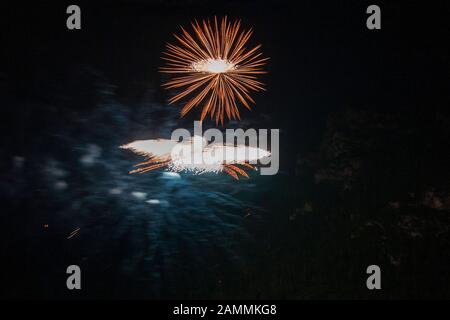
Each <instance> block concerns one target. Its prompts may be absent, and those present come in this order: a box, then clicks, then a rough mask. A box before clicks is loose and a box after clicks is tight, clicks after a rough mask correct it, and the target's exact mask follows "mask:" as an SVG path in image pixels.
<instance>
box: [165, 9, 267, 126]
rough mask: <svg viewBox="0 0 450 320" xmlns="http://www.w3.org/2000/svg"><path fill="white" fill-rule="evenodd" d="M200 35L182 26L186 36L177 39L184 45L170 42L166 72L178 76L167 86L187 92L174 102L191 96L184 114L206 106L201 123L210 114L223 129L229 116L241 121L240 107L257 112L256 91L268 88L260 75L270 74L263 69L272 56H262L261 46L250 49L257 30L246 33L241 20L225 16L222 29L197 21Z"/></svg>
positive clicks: (195, 29) (205, 21)
mask: <svg viewBox="0 0 450 320" xmlns="http://www.w3.org/2000/svg"><path fill="white" fill-rule="evenodd" d="M191 25H192V28H193V31H194V34H195V36H192V35H191V34H189V33H188V32H187V31H186V30H185V29H184V28H183V27H181V30H182V34H181V35H174V36H175V38H176V39H177V40H178V41H179V45H173V44H167V45H166V51H165V52H163V55H164V56H163V57H162V58H163V59H164V60H166V61H167V65H166V67H162V68H160V71H161V72H163V73H168V74H171V75H175V76H173V78H172V79H171V80H170V81H168V82H166V83H165V84H163V86H164V87H165V88H166V89H181V90H182V91H181V92H180V93H178V94H176V95H175V96H174V97H172V98H171V99H170V100H169V103H170V104H172V103H175V102H177V101H179V100H181V99H183V98H187V97H188V96H193V97H191V98H190V100H188V101H187V102H186V103H185V105H184V107H183V109H182V110H181V116H182V117H183V116H185V115H186V114H187V113H188V112H189V111H190V110H191V109H192V108H194V107H197V106H199V105H200V104H202V103H203V109H202V113H201V117H200V120H201V121H203V119H204V118H205V117H206V115H207V114H208V113H209V114H210V116H211V119H213V118H214V117H215V119H216V124H218V123H219V121H220V122H221V124H222V125H223V120H224V116H225V114H226V116H227V117H228V119H230V120H231V119H240V113H239V109H238V103H239V102H240V103H241V104H243V105H244V106H245V107H246V108H247V109H249V110H251V107H250V103H252V104H255V101H254V100H253V98H252V97H251V96H250V92H251V91H260V90H265V89H264V87H263V84H262V83H261V82H260V81H258V80H257V77H256V76H257V75H259V74H263V73H266V72H265V71H264V70H263V69H262V67H263V66H264V65H265V61H267V60H268V59H269V58H262V57H261V56H262V53H258V49H259V48H260V47H261V45H257V46H256V47H254V48H252V49H250V50H247V48H246V44H247V42H248V40H249V39H250V37H251V35H252V33H253V31H252V30H251V29H250V30H247V31H246V30H241V22H240V21H234V22H233V23H231V22H229V21H227V17H224V18H222V20H221V23H220V26H219V24H218V21H217V18H216V17H214V22H213V23H211V22H210V21H209V20H203V21H202V23H199V22H197V21H196V20H195V21H194V22H192V23H191Z"/></svg>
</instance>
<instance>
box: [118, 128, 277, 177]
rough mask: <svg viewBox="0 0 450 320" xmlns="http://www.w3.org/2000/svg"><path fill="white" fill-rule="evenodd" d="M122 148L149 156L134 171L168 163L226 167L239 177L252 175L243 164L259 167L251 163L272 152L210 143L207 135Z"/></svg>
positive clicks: (173, 167) (199, 168) (194, 168)
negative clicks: (204, 137) (206, 137)
mask: <svg viewBox="0 0 450 320" xmlns="http://www.w3.org/2000/svg"><path fill="white" fill-rule="evenodd" d="M195 139H198V140H197V141H198V142H199V145H200V148H198V147H197V146H196V143H195ZM121 148H122V149H128V150H131V151H133V152H134V153H136V154H139V155H142V156H145V157H147V159H146V160H145V161H144V162H141V163H138V164H136V165H135V166H136V167H140V168H137V169H135V170H132V171H130V173H144V172H147V171H150V170H154V169H157V168H163V167H165V168H168V169H169V170H170V171H173V172H179V171H190V172H194V173H196V174H202V173H205V172H215V173H218V172H222V171H223V172H226V173H227V174H229V175H230V176H232V177H233V178H234V179H236V180H239V175H241V176H244V177H247V178H248V177H249V176H248V174H247V172H246V171H245V170H244V169H243V168H241V167H239V165H240V166H242V167H244V168H248V169H256V168H255V166H253V165H252V164H250V163H255V162H257V161H258V160H259V159H262V158H264V157H268V156H270V152H269V151H267V150H264V149H261V148H256V147H250V146H245V145H238V146H231V145H221V144H214V143H212V144H207V142H206V141H205V140H204V139H203V138H201V137H197V136H195V137H194V138H193V139H190V140H187V141H182V142H178V141H174V140H168V139H156V140H137V141H134V142H131V143H129V144H126V145H123V146H121ZM196 159H200V161H196Z"/></svg>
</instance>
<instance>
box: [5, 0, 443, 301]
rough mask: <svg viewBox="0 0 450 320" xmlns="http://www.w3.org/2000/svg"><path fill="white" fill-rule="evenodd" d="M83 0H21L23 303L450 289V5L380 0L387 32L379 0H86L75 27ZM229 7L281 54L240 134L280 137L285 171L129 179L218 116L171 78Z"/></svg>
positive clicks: (17, 175) (17, 165)
mask: <svg viewBox="0 0 450 320" xmlns="http://www.w3.org/2000/svg"><path fill="white" fill-rule="evenodd" d="M70 4H72V3H64V2H55V3H53V2H45V1H43V2H39V3H37V2H34V3H12V2H11V3H2V4H1V21H2V27H1V31H0V32H1V34H2V37H1V60H0V61H1V65H0V94H1V112H2V113H1V119H2V121H1V135H0V140H1V148H0V154H1V160H0V161H1V162H0V168H1V175H2V176H1V180H0V191H1V194H0V197H1V200H2V209H1V214H0V226H1V228H2V230H1V232H0V240H1V242H0V243H1V244H0V260H1V275H0V279H1V289H0V292H1V296H2V297H3V298H145V299H153V298H181V299H185V298H194V299H195V298H202V299H209V298H219V299H227V298H228V299H230V298H235V299H236V298H264V299H272V298H276V299H310V298H321V299H322V298H325V299H328V298H366V299H367V298H369V299H372V298H389V299H398V298H449V297H450V285H449V281H450V273H449V266H450V250H449V249H450V237H449V236H450V234H449V232H450V217H449V205H450V193H449V181H450V180H449V178H450V177H449V172H450V171H449V170H448V163H449V157H448V154H447V153H448V149H449V143H448V141H449V140H448V138H449V116H450V115H449V111H448V106H449V102H450V101H449V97H450V95H449V93H448V91H449V89H448V88H449V79H448V74H449V50H448V48H447V46H448V40H449V35H450V32H449V23H448V17H449V15H450V6H449V4H448V3H446V2H444V1H442V2H434V3H428V2H423V1H407V2H406V1H405V2H398V1H395V2H394V1H389V2H387V3H385V2H380V1H377V2H376V3H375V2H374V4H378V5H379V6H380V7H381V13H382V29H381V30H373V31H371V30H368V29H367V28H366V19H367V14H366V13H365V12H366V8H367V6H368V5H370V4H372V2H367V1H330V2H329V3H326V2H324V1H301V2H299V3H296V4H294V3H290V2H285V1H271V2H265V1H264V2H262V1H248V2H242V1H225V2H216V1H206V0H205V1H201V0H199V1H195V0H192V1H188V0H186V1H182V0H180V1H144V0H141V1H108V2H106V1H105V2H101V1H100V2H99V1H96V2H95V3H94V1H89V2H79V1H78V2H76V3H75V4H77V5H79V6H80V7H81V12H82V13H81V15H82V29H81V30H73V31H70V30H68V29H67V28H66V19H67V16H68V15H67V14H66V13H65V11H66V8H67V6H68V5H70ZM214 15H217V16H218V17H221V16H223V15H227V16H228V17H229V18H233V19H234V18H240V19H242V22H243V26H244V27H245V28H249V27H252V28H253V29H254V35H253V36H252V39H251V42H252V44H258V43H262V45H263V47H262V51H263V53H264V55H265V56H268V57H270V60H269V63H268V65H267V70H268V71H269V73H268V74H267V75H265V76H263V79H262V80H263V81H264V82H265V83H266V85H267V91H266V92H261V93H257V94H255V100H256V106H255V108H254V110H253V111H252V112H248V111H244V112H243V113H242V118H243V121H241V122H240V123H236V122H229V123H227V124H225V127H227V128H236V127H243V128H249V127H253V128H279V129H280V131H281V135H280V148H281V150H280V161H281V168H280V172H279V173H278V175H276V176H259V175H257V174H253V175H252V176H251V178H250V179H249V180H240V181H234V180H232V179H231V178H230V177H227V176H225V175H201V176H193V175H190V174H187V173H181V174H180V176H175V177H173V176H167V175H165V174H164V173H163V171H162V170H159V171H155V172H151V173H149V174H146V175H132V176H130V175H128V174H127V172H128V171H129V170H130V168H131V167H132V165H133V164H135V163H136V162H138V161H139V160H140V159H139V157H137V156H136V155H133V154H130V153H129V152H125V151H124V150H120V149H119V148H118V146H119V145H121V144H124V143H127V142H130V141H133V140H137V139H151V138H156V137H163V138H168V137H169V136H170V132H171V131H172V130H173V129H175V128H179V127H185V128H189V127H190V126H192V121H193V120H194V119H197V118H198V115H199V114H198V113H196V112H192V113H190V114H188V115H187V117H186V118H184V119H179V110H180V109H181V106H180V105H170V106H169V105H168V104H167V100H168V97H169V93H168V92H167V91H165V90H163V89H162V88H161V87H160V84H161V83H162V81H163V79H162V76H161V74H159V73H158V67H160V66H162V65H163V61H162V60H161V59H160V56H161V52H162V51H163V50H164V45H165V43H166V42H173V41H174V38H173V36H172V33H178V32H179V26H180V25H182V26H188V24H189V22H190V21H191V20H193V19H194V18H197V19H201V18H208V17H213V16H214ZM206 125H207V126H212V125H214V124H213V123H209V124H206ZM137 192H138V193H137ZM150 199H156V200H158V201H159V203H158V204H152V203H148V202H146V201H147V200H150ZM76 228H80V230H79V232H78V233H77V234H76V235H75V236H73V237H71V238H69V239H68V237H69V235H70V233H71V232H72V231H73V230H75V229H76ZM70 264H77V265H79V266H80V267H81V269H82V290H81V291H77V292H74V291H69V290H67V289H66V286H65V282H66V277H67V275H66V273H65V270H66V268H67V266H68V265H70ZM371 264H376V265H379V266H380V267H381V270H382V290H378V291H369V290H367V288H366V285H365V282H366V278H367V275H366V273H365V271H366V268H367V266H368V265H371Z"/></svg>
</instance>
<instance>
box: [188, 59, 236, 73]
mask: <svg viewBox="0 0 450 320" xmlns="http://www.w3.org/2000/svg"><path fill="white" fill-rule="evenodd" d="M235 68H236V66H235V65H234V64H233V63H231V62H229V61H228V60H224V59H206V60H201V61H197V62H193V63H192V69H193V70H195V71H198V72H209V73H225V72H228V71H231V70H234V69H235Z"/></svg>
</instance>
